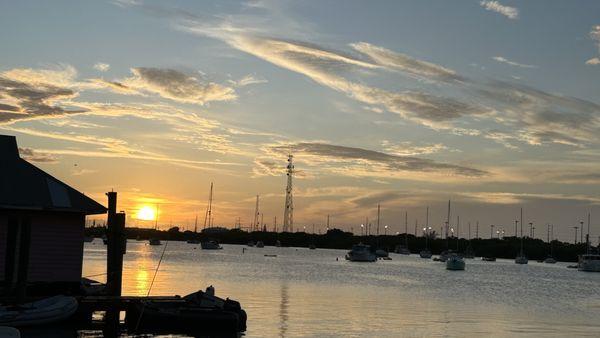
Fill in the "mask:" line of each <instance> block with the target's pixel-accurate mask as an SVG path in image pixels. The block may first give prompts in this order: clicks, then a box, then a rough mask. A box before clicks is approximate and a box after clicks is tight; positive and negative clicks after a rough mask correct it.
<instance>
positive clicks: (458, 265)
mask: <svg viewBox="0 0 600 338" xmlns="http://www.w3.org/2000/svg"><path fill="white" fill-rule="evenodd" d="M464 269H465V260H464V259H463V258H462V257H461V256H459V255H457V254H451V255H450V256H449V257H448V259H447V260H446V270H464Z"/></svg>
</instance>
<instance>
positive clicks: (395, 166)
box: [272, 142, 490, 178]
mask: <svg viewBox="0 0 600 338" xmlns="http://www.w3.org/2000/svg"><path fill="white" fill-rule="evenodd" d="M290 149H291V151H292V152H293V153H294V154H296V155H300V156H308V159H307V160H306V162H311V163H317V164H319V165H321V166H327V164H328V162H329V164H331V165H332V169H333V170H336V171H338V169H342V170H341V171H340V172H342V171H343V170H344V169H352V168H353V167H354V169H356V170H355V172H356V173H361V174H360V175H364V174H365V173H368V172H369V171H372V172H373V173H375V172H386V173H387V174H388V175H390V173H397V172H408V173H410V172H417V173H429V174H438V175H444V176H461V177H471V178H477V177H483V176H487V175H489V174H490V173H488V172H486V171H484V170H480V169H475V168H472V167H467V166H460V165H455V164H448V163H441V162H436V161H434V160H430V159H423V158H418V157H412V156H398V155H391V154H387V153H383V152H379V151H374V150H368V149H363V148H357V147H347V146H340V145H334V144H327V143H311V142H302V143H296V144H288V145H280V146H273V147H272V150H273V151H275V152H276V153H280V154H283V153H286V152H289V151H290ZM351 171H352V170H351ZM351 171H347V173H350V174H351ZM365 176H368V174H366V175H365Z"/></svg>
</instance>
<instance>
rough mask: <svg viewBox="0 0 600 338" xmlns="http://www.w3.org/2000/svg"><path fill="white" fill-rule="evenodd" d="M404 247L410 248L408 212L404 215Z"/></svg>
mask: <svg viewBox="0 0 600 338" xmlns="http://www.w3.org/2000/svg"><path fill="white" fill-rule="evenodd" d="M404 245H405V246H406V247H407V248H408V211H406V212H405V213H404Z"/></svg>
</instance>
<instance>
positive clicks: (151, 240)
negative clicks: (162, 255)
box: [148, 238, 162, 245]
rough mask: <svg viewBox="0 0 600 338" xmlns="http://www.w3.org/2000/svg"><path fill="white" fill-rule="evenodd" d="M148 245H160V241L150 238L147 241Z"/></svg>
mask: <svg viewBox="0 0 600 338" xmlns="http://www.w3.org/2000/svg"><path fill="white" fill-rule="evenodd" d="M148 244H150V245H162V243H161V241H160V239H158V238H150V239H149V240H148Z"/></svg>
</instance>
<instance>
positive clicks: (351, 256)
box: [346, 243, 377, 262]
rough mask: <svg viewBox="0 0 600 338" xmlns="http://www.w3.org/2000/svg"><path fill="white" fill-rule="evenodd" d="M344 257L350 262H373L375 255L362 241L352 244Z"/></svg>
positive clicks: (375, 258)
mask: <svg viewBox="0 0 600 338" xmlns="http://www.w3.org/2000/svg"><path fill="white" fill-rule="evenodd" d="M346 259H347V260H349V261H352V262H375V261H376V260H377V256H376V255H375V254H374V253H372V252H371V247H370V246H369V245H365V244H362V243H358V244H355V245H353V246H352V250H350V251H348V253H347V254H346Z"/></svg>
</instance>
